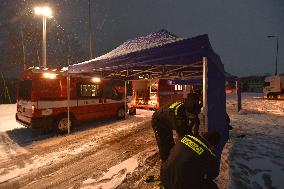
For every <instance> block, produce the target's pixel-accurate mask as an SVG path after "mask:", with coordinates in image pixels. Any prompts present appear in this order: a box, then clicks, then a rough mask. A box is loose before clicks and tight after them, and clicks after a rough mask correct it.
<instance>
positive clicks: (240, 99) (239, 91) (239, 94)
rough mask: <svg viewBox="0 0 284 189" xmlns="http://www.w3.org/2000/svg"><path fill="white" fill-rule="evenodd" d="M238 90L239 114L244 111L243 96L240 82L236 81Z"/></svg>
mask: <svg viewBox="0 0 284 189" xmlns="http://www.w3.org/2000/svg"><path fill="white" fill-rule="evenodd" d="M236 89H237V103H238V107H237V108H238V109H237V111H238V112H239V111H240V110H241V109H242V95H241V90H240V83H239V81H236Z"/></svg>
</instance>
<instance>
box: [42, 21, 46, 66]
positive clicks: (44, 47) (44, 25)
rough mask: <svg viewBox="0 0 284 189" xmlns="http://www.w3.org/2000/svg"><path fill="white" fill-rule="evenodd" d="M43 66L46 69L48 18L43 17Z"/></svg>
mask: <svg viewBox="0 0 284 189" xmlns="http://www.w3.org/2000/svg"><path fill="white" fill-rule="evenodd" d="M42 58H43V60H42V66H43V67H44V68H46V17H42Z"/></svg>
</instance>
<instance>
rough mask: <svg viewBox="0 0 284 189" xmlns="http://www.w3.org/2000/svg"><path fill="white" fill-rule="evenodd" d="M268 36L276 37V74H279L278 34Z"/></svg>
mask: <svg viewBox="0 0 284 189" xmlns="http://www.w3.org/2000/svg"><path fill="white" fill-rule="evenodd" d="M267 37H268V38H276V60H275V75H277V59H278V39H279V36H277V35H269V36H267Z"/></svg>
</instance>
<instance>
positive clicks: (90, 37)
mask: <svg viewBox="0 0 284 189" xmlns="http://www.w3.org/2000/svg"><path fill="white" fill-rule="evenodd" d="M88 5H89V56H90V59H92V58H93V46H92V41H93V39H92V23H91V0H89V1H88Z"/></svg>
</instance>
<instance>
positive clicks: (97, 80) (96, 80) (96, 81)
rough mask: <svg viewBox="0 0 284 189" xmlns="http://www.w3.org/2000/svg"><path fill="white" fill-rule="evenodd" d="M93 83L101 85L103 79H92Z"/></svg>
mask: <svg viewBox="0 0 284 189" xmlns="http://www.w3.org/2000/svg"><path fill="white" fill-rule="evenodd" d="M92 81H93V82H95V83H99V82H101V79H100V78H98V77H94V78H93V79H92Z"/></svg>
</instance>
